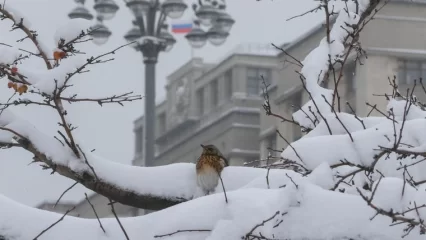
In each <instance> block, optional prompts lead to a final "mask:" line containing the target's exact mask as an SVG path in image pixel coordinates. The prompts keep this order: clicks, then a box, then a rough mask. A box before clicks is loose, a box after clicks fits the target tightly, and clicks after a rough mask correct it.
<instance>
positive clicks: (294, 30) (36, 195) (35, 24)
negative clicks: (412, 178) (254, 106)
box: [0, 0, 322, 205]
mask: <svg viewBox="0 0 426 240" xmlns="http://www.w3.org/2000/svg"><path fill="white" fill-rule="evenodd" d="M86 1H87V5H89V7H90V9H91V10H92V11H93V13H94V10H93V8H92V7H91V6H92V5H93V0H86ZM7 2H10V3H13V6H15V8H17V9H19V10H20V12H21V13H22V14H23V15H24V16H26V17H27V18H28V19H29V20H31V28H32V29H34V30H37V31H38V33H39V38H40V39H41V40H42V41H43V42H44V43H45V44H46V45H48V46H49V47H50V48H53V47H54V41H53V39H54V38H53V35H54V33H55V30H56V27H57V26H60V25H61V24H63V23H65V22H66V21H67V14H68V13H69V11H70V10H71V9H72V8H73V7H74V6H75V4H74V1H73V0H7ZM7 2H6V4H7ZM116 2H117V3H118V4H119V5H120V10H119V12H118V13H117V16H116V17H115V18H114V19H113V20H110V21H107V22H106V25H107V26H108V27H109V28H110V30H112V32H113V35H112V36H111V38H110V39H109V41H108V43H107V44H105V45H103V46H101V47H98V46H96V45H94V44H91V43H90V44H85V45H84V46H83V47H82V49H83V50H84V51H85V52H88V53H91V55H97V54H99V53H103V52H106V51H108V50H112V49H114V48H115V47H117V46H119V45H121V44H123V43H125V41H124V39H123V35H124V34H125V33H126V32H127V31H128V30H129V29H130V27H131V24H130V21H131V17H132V16H131V14H130V11H129V10H128V9H127V8H126V7H125V6H124V4H123V2H124V1H120V0H116ZM186 2H187V3H188V4H191V3H192V2H193V1H186ZM227 2H228V12H229V13H230V14H231V15H232V16H233V18H234V19H235V20H236V24H235V25H234V27H233V29H232V30H231V35H230V37H229V38H228V40H227V42H226V43H225V44H224V45H223V46H221V47H212V46H210V45H208V46H205V47H204V48H203V49H201V50H196V51H195V56H200V57H203V58H204V59H205V61H208V62H215V61H216V60H217V59H220V58H222V57H223V56H224V55H226V54H227V53H229V52H230V51H231V50H232V49H233V48H234V47H235V46H236V45H237V44H238V43H242V42H256V43H271V42H272V43H276V44H282V43H284V42H288V41H291V40H293V39H294V38H296V37H297V36H299V35H300V34H303V33H304V32H306V31H308V30H309V28H311V27H312V26H313V25H316V24H318V22H319V20H320V19H321V16H322V15H321V14H315V15H312V14H310V15H307V16H305V17H303V18H298V19H295V20H292V21H288V22H287V21H286V19H287V18H289V17H291V16H294V15H296V14H299V13H302V12H304V11H306V10H308V9H311V8H312V7H313V6H314V4H315V3H314V1H312V0H262V1H256V0H228V1H227ZM191 15H192V10H189V9H188V11H187V12H186V15H185V16H184V17H185V18H190V17H191ZM9 26H10V22H9V21H1V22H0V42H6V43H9V44H11V43H13V42H14V40H16V39H18V38H19V37H22V33H18V32H13V33H10V34H9V33H8V34H5V33H7V32H8V31H9ZM183 36H184V35H175V38H176V39H177V44H175V46H174V48H173V49H172V51H171V52H169V53H163V54H161V55H160V59H159V63H158V65H157V91H156V92H157V101H159V100H161V99H163V98H164V95H165V91H164V84H165V82H166V76H167V75H169V74H170V73H171V72H172V71H174V70H175V69H177V68H178V67H180V66H181V65H182V64H183V63H185V62H186V61H188V60H189V59H190V55H191V51H190V47H189V44H188V42H187V41H186V39H185V38H184V37H183ZM27 41H28V40H27ZM23 46H24V47H25V48H27V49H33V47H32V46H31V45H30V44H27V43H25V44H24V45H23ZM114 57H115V58H116V60H115V61H113V62H109V63H106V64H102V65H98V66H93V67H92V68H91V69H92V71H91V72H90V73H87V74H84V75H81V76H78V78H76V79H75V81H74V82H73V83H74V84H75V87H74V92H75V93H78V94H79V95H81V96H85V97H89V96H91V97H100V96H106V95H111V94H113V93H121V92H126V91H136V93H139V94H142V95H143V83H144V79H143V75H144V74H143V72H144V68H143V65H142V58H141V56H140V53H137V52H135V51H134V50H133V49H131V48H126V49H123V50H121V51H120V52H118V53H117V54H116V55H114ZM31 64H33V66H40V67H43V66H42V61H39V60H37V59H33V60H32V61H31ZM280 81H284V79H281V80H280ZM6 84H7V81H5V80H3V81H2V82H1V83H0V100H1V101H2V102H4V101H6V100H7V99H8V98H9V97H10V96H11V94H12V92H11V91H10V90H9V89H8V88H7V86H6ZM15 109H16V108H15ZM68 110H69V118H70V119H71V120H72V122H73V124H74V125H77V126H78V127H79V128H78V129H77V130H76V133H75V134H76V135H77V136H78V139H79V140H80V141H81V142H82V144H83V143H84V144H85V146H86V147H88V148H93V149H96V153H97V154H98V155H100V156H103V157H105V158H108V159H110V160H114V161H117V162H121V163H126V164H130V161H131V159H132V157H133V148H134V146H133V144H134V142H133V140H134V137H133V131H132V127H133V124H132V122H133V120H134V119H136V118H137V117H138V116H140V115H141V114H143V100H142V101H139V102H136V103H130V104H126V105H125V107H121V106H113V105H105V106H104V107H102V108H100V107H99V106H98V105H97V104H73V105H71V106H69V107H68ZM17 112H18V113H19V114H21V115H22V116H24V117H26V118H27V119H28V120H29V121H30V122H32V123H33V124H35V125H36V126H37V127H38V128H39V129H40V130H42V131H44V132H46V133H47V134H50V135H52V136H53V135H54V133H55V132H56V130H57V128H58V126H57V123H56V122H57V120H56V116H55V113H54V112H53V111H51V110H50V109H40V108H39V107H24V108H19V111H17ZM31 160H32V156H31V155H30V154H28V153H26V152H23V151H21V150H1V151H0V177H1V181H0V193H2V194H4V195H6V196H7V197H10V198H12V199H14V200H16V201H19V202H21V203H24V204H29V205H35V204H38V203H40V202H42V201H43V200H44V199H50V200H55V199H57V197H58V196H59V195H60V194H61V193H62V192H63V191H64V190H65V189H66V188H67V187H68V186H70V185H71V184H72V183H73V182H72V181H71V180H68V179H66V178H64V177H61V176H58V175H57V174H54V175H50V172H49V171H42V170H41V168H40V167H39V166H37V165H30V166H27V165H28V163H30V161H31ZM117 174H119V173H117ZM85 191H86V192H88V191H87V190H85V189H84V188H83V187H76V188H75V189H74V190H72V191H70V192H69V193H68V194H67V195H66V196H65V197H64V201H67V200H73V199H82V198H84V194H83V193H84V192H85Z"/></svg>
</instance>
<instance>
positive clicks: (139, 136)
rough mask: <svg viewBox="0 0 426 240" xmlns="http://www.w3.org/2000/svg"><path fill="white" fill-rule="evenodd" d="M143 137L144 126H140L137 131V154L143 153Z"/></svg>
mask: <svg viewBox="0 0 426 240" xmlns="http://www.w3.org/2000/svg"><path fill="white" fill-rule="evenodd" d="M142 139H143V130H142V128H138V129H136V131H135V152H136V155H142V145H143V142H142Z"/></svg>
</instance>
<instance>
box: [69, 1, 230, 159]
mask: <svg viewBox="0 0 426 240" xmlns="http://www.w3.org/2000/svg"><path fill="white" fill-rule="evenodd" d="M124 1H125V3H126V6H127V7H128V8H129V9H130V10H131V12H132V13H133V16H134V18H135V20H134V21H133V22H132V24H133V27H132V28H131V29H130V30H129V31H128V32H127V33H126V34H125V36H124V38H125V39H126V40H127V41H128V42H135V44H133V48H134V49H135V50H136V51H139V52H141V53H142V55H143V62H144V64H145V98H144V100H145V116H144V130H143V134H144V136H143V139H144V140H143V141H144V147H143V152H144V160H145V162H146V163H148V162H149V161H153V160H154V157H155V66H156V63H157V61H158V55H159V53H160V52H168V51H170V50H171V49H172V48H173V45H174V44H175V43H176V40H175V39H174V37H173V36H172V35H171V34H170V33H169V31H168V28H169V26H168V24H167V23H166V20H167V18H169V19H178V18H181V17H182V15H183V14H184V12H185V10H186V9H187V7H188V6H187V5H186V4H185V2H184V1H183V0H162V1H160V0H124ZM75 2H76V3H77V7H76V8H74V9H73V10H72V11H71V13H69V14H68V16H69V17H70V18H83V19H87V20H92V19H93V18H94V17H93V15H92V14H91V13H90V11H89V10H87V8H86V7H85V0H75ZM93 7H94V9H95V10H96V13H97V17H96V19H97V23H96V25H95V26H94V27H93V29H95V30H94V31H93V32H92V37H93V42H94V43H95V44H98V45H101V44H104V43H105V42H106V41H107V40H108V38H109V37H110V36H111V34H112V33H111V31H110V30H109V29H108V28H107V27H106V26H105V25H104V24H103V21H104V20H111V19H112V18H114V16H115V13H116V12H117V11H118V9H119V7H118V5H117V4H116V3H115V2H114V0H94V6H93ZM192 9H193V11H194V13H195V16H196V18H195V19H194V20H193V27H192V29H191V31H190V32H189V33H187V34H186V36H185V38H186V39H187V40H188V42H189V44H190V45H191V47H192V48H201V47H203V46H204V45H205V44H206V43H207V42H210V43H211V44H212V45H214V46H219V45H221V44H223V43H224V42H225V41H226V38H227V37H228V35H229V31H230V30H231V28H232V25H233V24H234V23H235V21H234V20H233V19H232V17H231V16H230V15H229V14H228V13H226V3H225V0H198V2H197V3H194V4H193V5H192ZM203 27H206V28H208V30H207V31H204V30H203Z"/></svg>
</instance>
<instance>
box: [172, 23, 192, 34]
mask: <svg viewBox="0 0 426 240" xmlns="http://www.w3.org/2000/svg"><path fill="white" fill-rule="evenodd" d="M191 30H192V23H175V24H172V32H173V33H189V32H190V31H191Z"/></svg>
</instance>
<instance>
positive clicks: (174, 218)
mask: <svg viewBox="0 0 426 240" xmlns="http://www.w3.org/2000/svg"><path fill="white" fill-rule="evenodd" d="M318 2H319V5H318V8H317V9H314V10H312V11H316V10H319V11H324V12H325V15H326V16H327V18H326V22H325V25H326V29H327V33H326V37H324V39H323V40H322V41H321V42H320V43H319V45H318V47H317V48H315V49H314V50H313V51H312V52H311V53H310V54H308V56H307V57H306V58H305V59H304V60H303V61H298V63H299V65H300V67H301V70H300V71H299V74H300V80H301V83H302V84H303V87H304V89H305V90H306V92H307V93H308V94H309V96H310V100H309V101H308V102H307V103H306V104H305V105H303V106H302V107H301V109H300V110H299V111H297V112H296V113H295V114H294V115H293V119H285V118H283V117H281V116H279V115H278V114H275V113H274V112H273V109H271V106H270V104H269V97H268V96H267V94H265V103H264V106H263V107H264V108H265V110H266V114H267V115H271V116H275V117H279V118H281V119H282V120H283V121H285V122H287V123H283V124H296V125H298V126H300V128H301V129H303V130H304V131H305V132H306V134H305V136H303V137H302V138H301V139H299V140H298V141H296V142H293V143H289V146H288V147H287V148H286V149H285V150H284V151H283V152H282V154H281V157H280V158H279V159H278V160H277V161H276V162H275V163H272V164H271V165H269V166H267V167H265V168H249V167H227V168H225V169H224V171H223V173H222V179H223V181H224V183H225V189H226V191H227V195H228V199H229V202H228V203H226V202H225V200H224V196H223V193H222V188H220V187H219V188H217V189H216V192H215V194H212V195H209V196H200V194H199V192H200V191H199V189H198V188H197V185H196V176H195V166H194V164H190V163H178V164H171V165H167V166H161V167H151V168H147V167H135V166H128V165H122V164H118V163H114V162H112V161H108V160H106V159H102V158H100V157H99V156H96V155H95V154H94V153H93V152H91V151H90V150H89V149H86V148H85V147H84V146H81V145H80V144H79V143H80V141H79V140H78V139H76V138H75V137H74V135H73V129H74V126H73V125H72V124H71V123H70V122H69V119H68V118H67V111H66V109H65V107H64V104H63V103H67V102H88V101H90V102H96V103H98V104H100V105H102V104H110V103H119V104H122V103H124V102H129V101H133V100H139V99H141V97H140V96H137V95H133V94H132V93H124V94H117V95H114V96H111V97H106V98H99V99H86V98H85V99H81V98H78V97H77V95H75V93H70V91H71V92H72V90H73V88H72V81H73V77H74V76H76V75H77V74H80V73H84V71H86V70H87V68H89V67H90V66H92V65H97V64H100V63H103V62H105V61H109V59H108V58H107V56H108V55H110V54H113V53H114V52H115V51H117V50H119V49H120V48H121V47H119V48H117V49H114V50H113V51H111V52H108V53H105V54H102V55H100V56H97V57H88V58H87V59H86V60H84V61H80V60H81V59H77V60H74V59H75V58H74V55H75V54H76V53H78V49H77V45H78V44H77V43H79V42H84V41H85V40H87V38H88V37H90V30H89V31H88V30H86V29H87V28H86V27H85V26H84V24H85V23H84V21H83V22H81V21H74V20H73V21H71V22H70V23H69V25H67V26H66V27H62V28H60V30H58V32H57V34H55V36H54V37H55V41H56V42H57V45H56V46H50V48H48V47H47V46H45V45H44V44H43V43H41V42H39V40H38V39H37V37H36V34H35V32H34V31H33V30H31V29H30V28H29V25H28V24H27V23H28V22H29V21H27V20H26V19H25V18H24V17H23V16H21V15H20V14H18V12H17V11H16V10H14V9H12V8H11V6H10V5H13V4H12V3H11V1H8V2H7V4H6V5H1V6H0V17H2V19H4V20H5V21H12V23H13V26H12V28H13V29H17V30H22V31H23V32H24V33H25V34H26V38H25V41H32V43H33V44H34V46H35V48H36V50H37V52H31V51H27V50H24V49H20V48H19V47H17V46H10V45H7V44H2V43H0V78H1V80H2V84H4V85H7V86H8V87H9V88H10V89H11V91H14V92H15V93H16V94H14V96H13V97H11V98H10V100H9V102H6V103H1V108H0V146H1V148H4V149H6V148H22V149H23V150H25V151H28V152H30V153H31V154H32V155H34V157H33V160H34V162H35V163H37V164H39V165H40V167H41V168H42V169H44V170H51V171H52V173H56V174H60V175H62V176H64V177H67V178H70V179H73V180H75V181H76V182H78V183H79V184H82V185H84V186H85V187H87V188H89V189H91V190H93V191H95V192H97V193H99V194H101V195H103V196H105V197H107V198H108V199H110V203H111V204H110V205H111V208H112V211H113V212H114V202H120V203H123V204H126V205H130V206H133V207H138V208H144V209H153V210H159V209H163V210H161V211H158V212H155V213H152V214H149V215H146V216H140V217H132V218H121V219H119V218H118V217H117V216H116V215H115V218H111V219H94V220H92V219H90V220H89V219H80V218H75V217H70V216H66V215H67V214H68V213H69V211H72V209H70V210H69V211H68V212H66V213H65V214H64V215H62V216H61V215H60V214H57V213H52V212H45V211H42V210H38V209H34V208H31V207H27V206H24V205H21V204H18V203H16V202H14V201H12V200H10V199H8V198H6V197H4V196H0V239H6V240H27V239H46V240H56V239H61V240H66V239H70V240H71V239H73V240H74V239H105V240H106V239H111V240H112V239H157V238H159V239H163V238H164V239H211V240H212V239H292V240H295V239H383V240H385V239H386V240H388V239H399V238H401V237H405V238H407V239H415V240H417V239H424V237H423V234H424V233H425V231H426V229H425V224H424V220H423V219H424V218H425V216H426V209H425V208H426V192H425V183H426V176H425V171H426V165H425V161H424V160H425V157H426V135H425V134H424V132H426V120H425V116H426V112H425V107H424V105H423V104H422V103H420V102H418V101H417V100H416V98H415V97H414V96H413V94H412V92H411V93H410V92H407V93H400V92H399V91H398V87H397V85H396V84H395V81H390V84H391V85H392V86H393V89H394V91H393V93H392V94H391V95H389V96H386V97H387V98H388V99H389V102H388V108H387V111H386V113H383V111H380V112H381V113H382V115H381V116H380V117H369V116H365V117H361V116H356V115H354V114H349V113H343V112H340V111H338V110H337V107H336V102H337V101H339V100H338V98H337V97H336V94H337V91H336V90H335V89H325V88H322V87H321V86H320V85H319V84H318V83H319V82H321V81H323V80H327V79H330V78H332V77H331V75H330V71H332V70H335V69H343V67H342V66H343V65H344V64H345V63H346V60H347V56H348V55H349V54H350V53H351V52H352V51H354V50H356V52H358V53H362V51H361V50H360V45H359V44H358V42H357V41H358V39H359V35H360V34H361V31H362V29H363V28H364V26H365V24H367V23H368V22H369V21H370V19H371V18H372V17H373V16H374V14H375V13H376V12H377V11H376V10H378V9H380V8H381V7H382V5H383V4H385V3H386V2H384V1H380V0H357V1H356V0H354V1H345V0H342V2H343V4H341V5H342V6H343V7H341V10H340V11H339V13H336V12H335V11H336V9H334V7H332V6H331V4H329V3H328V1H327V0H321V1H318ZM259 4H261V3H259ZM332 21H333V23H332ZM82 24H83V25H82ZM65 29H66V30H65ZM49 49H53V51H50V50H49ZM30 57H31V58H39V59H40V60H41V61H42V62H43V63H44V65H45V67H46V69H45V70H40V69H34V68H31V65H30V64H26V61H27V59H28V58H30ZM359 57H360V58H361V57H362V56H359ZM337 71H342V70H337ZM335 76H336V75H335ZM341 77H342V74H339V75H337V79H334V81H335V83H337V84H336V85H338V83H339V82H340V79H341ZM419 84H421V82H419ZM421 85H422V84H421ZM422 86H423V85H422ZM336 88H337V86H336ZM24 96H25V97H24ZM20 105H39V106H40V107H47V108H51V109H52V110H54V111H56V112H57V114H58V117H59V119H60V124H59V129H58V134H59V135H58V136H50V135H47V134H44V133H43V132H41V131H40V130H38V129H37V128H36V127H34V125H33V124H32V123H31V119H23V118H22V117H20V116H19V115H17V114H16V113H15V112H14V111H13V107H15V106H20ZM372 106H373V105H372ZM374 110H377V111H379V110H378V109H376V108H375V107H374ZM52 122H54V120H52ZM281 136H282V135H281ZM286 141H287V140H286ZM330 146H332V147H333V148H332V149H331V148H330ZM153 183H155V184H153Z"/></svg>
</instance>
